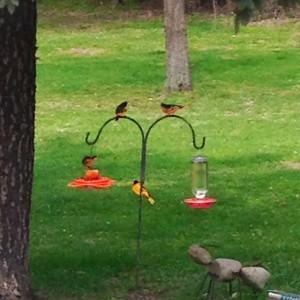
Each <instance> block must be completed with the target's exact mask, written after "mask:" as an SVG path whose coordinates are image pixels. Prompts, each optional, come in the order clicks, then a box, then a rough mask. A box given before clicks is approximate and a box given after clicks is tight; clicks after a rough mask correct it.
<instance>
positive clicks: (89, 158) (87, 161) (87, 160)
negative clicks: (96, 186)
mask: <svg viewBox="0 0 300 300" xmlns="http://www.w3.org/2000/svg"><path fill="white" fill-rule="evenodd" d="M96 158H97V155H85V156H84V157H83V159H82V164H83V165H84V166H85V167H86V168H87V169H88V170H93V164H94V162H95V160H96Z"/></svg>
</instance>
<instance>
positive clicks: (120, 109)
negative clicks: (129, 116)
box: [116, 101, 127, 121]
mask: <svg viewBox="0 0 300 300" xmlns="http://www.w3.org/2000/svg"><path fill="white" fill-rule="evenodd" d="M126 113H127V102H126V101H124V102H122V103H121V104H119V105H118V106H117V108H116V121H118V120H119V118H120V117H124V116H125V115H126Z"/></svg>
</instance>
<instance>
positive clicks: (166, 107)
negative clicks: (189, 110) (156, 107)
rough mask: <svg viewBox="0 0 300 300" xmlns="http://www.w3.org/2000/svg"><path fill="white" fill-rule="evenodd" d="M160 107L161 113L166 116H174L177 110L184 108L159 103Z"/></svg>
mask: <svg viewBox="0 0 300 300" xmlns="http://www.w3.org/2000/svg"><path fill="white" fill-rule="evenodd" d="M160 107H161V109H162V111H163V112H164V113H165V114H167V115H174V114H175V113H176V112H177V110H179V109H182V108H184V106H183V105H176V104H166V103H161V104H160Z"/></svg>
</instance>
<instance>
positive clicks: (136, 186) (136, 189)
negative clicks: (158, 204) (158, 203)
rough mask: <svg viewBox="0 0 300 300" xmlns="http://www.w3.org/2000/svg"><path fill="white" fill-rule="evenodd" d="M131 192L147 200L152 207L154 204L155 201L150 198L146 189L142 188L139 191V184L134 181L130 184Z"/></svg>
mask: <svg viewBox="0 0 300 300" xmlns="http://www.w3.org/2000/svg"><path fill="white" fill-rule="evenodd" d="M132 191H133V192H134V193H135V194H136V195H138V196H139V195H142V196H144V197H145V198H147V199H148V201H149V202H150V203H151V204H152V205H153V204H154V203H155V200H154V199H153V198H152V197H151V195H150V193H149V192H148V191H147V189H146V188H145V187H144V186H142V189H141V185H140V183H139V182H138V181H137V180H135V181H134V182H133V184H132Z"/></svg>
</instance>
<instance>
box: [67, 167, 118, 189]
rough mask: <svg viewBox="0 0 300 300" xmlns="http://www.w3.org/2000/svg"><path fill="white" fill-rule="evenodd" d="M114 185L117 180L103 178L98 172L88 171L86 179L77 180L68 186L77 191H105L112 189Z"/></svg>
mask: <svg viewBox="0 0 300 300" xmlns="http://www.w3.org/2000/svg"><path fill="white" fill-rule="evenodd" d="M114 183H115V180H112V179H110V178H108V177H101V176H100V175H99V171H98V170H87V171H86V172H85V177H82V178H77V179H75V180H74V181H72V182H70V183H69V184H68V187H70V188H76V189H104V188H109V187H111V186H112V185H113V184H114Z"/></svg>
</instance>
